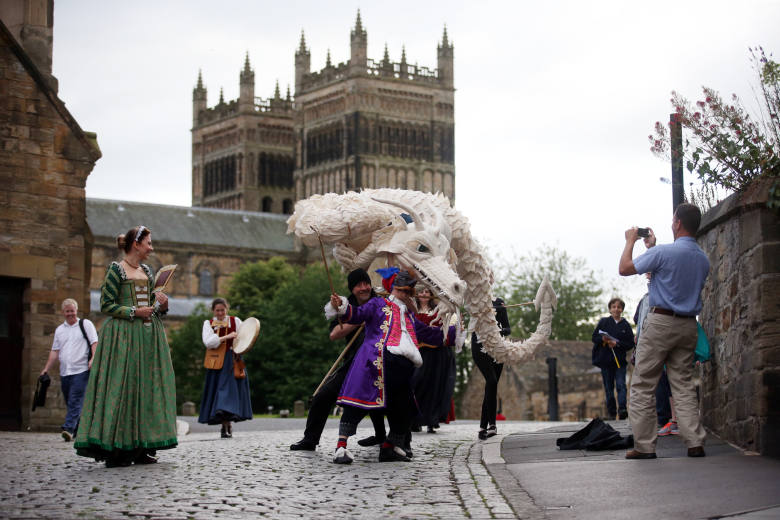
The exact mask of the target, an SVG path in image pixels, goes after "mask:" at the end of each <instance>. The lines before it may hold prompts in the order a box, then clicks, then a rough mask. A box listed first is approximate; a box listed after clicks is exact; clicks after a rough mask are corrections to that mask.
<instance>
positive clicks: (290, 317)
mask: <svg viewBox="0 0 780 520" xmlns="http://www.w3.org/2000/svg"><path fill="white" fill-rule="evenodd" d="M331 277H332V278H333V283H334V286H335V288H336V291H337V292H338V293H339V294H341V295H346V294H347V287H346V276H345V275H343V274H342V273H341V272H340V270H339V269H338V267H337V266H333V267H331ZM330 294H331V289H330V283H329V282H328V276H327V273H326V272H325V268H324V267H323V266H321V265H312V266H309V267H308V268H306V269H305V270H304V271H303V275H302V276H301V277H300V278H299V277H293V278H291V279H289V280H287V281H286V282H285V283H284V284H282V285H281V286H280V287H279V288H278V290H277V291H276V292H275V294H274V296H273V299H272V300H263V301H261V303H260V313H259V316H258V318H259V319H260V322H261V326H260V336H259V337H258V344H257V345H256V346H255V347H254V349H253V350H252V351H251V352H250V353H249V354H247V355H246V356H245V357H244V360H245V362H246V364H247V370H248V372H249V378H250V382H251V385H250V386H251V389H252V406H253V407H254V408H255V409H256V410H260V409H265V407H267V406H269V405H270V406H273V407H274V408H275V409H277V410H278V409H281V408H287V409H292V406H293V404H294V403H295V401H297V400H299V399H300V400H303V401H304V402H308V397H309V395H311V394H313V393H314V391H315V390H316V389H317V386H318V385H319V384H320V382H321V381H322V378H323V377H325V374H326V373H327V372H328V369H330V367H331V365H333V363H334V362H335V361H336V359H337V358H338V356H339V354H340V353H341V351H342V350H343V349H344V347H345V344H344V342H343V341H331V340H330V337H329V334H330V331H329V328H328V324H329V322H328V320H326V319H325V316H324V313H323V308H324V306H325V304H326V303H328V301H329V298H330ZM357 347H359V345H353V347H352V348H357Z"/></svg>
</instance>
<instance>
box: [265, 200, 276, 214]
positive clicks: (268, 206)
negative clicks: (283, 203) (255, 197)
mask: <svg viewBox="0 0 780 520" xmlns="http://www.w3.org/2000/svg"><path fill="white" fill-rule="evenodd" d="M273 203H274V200H273V199H272V198H271V197H264V198H263V213H271V205H272V204H273Z"/></svg>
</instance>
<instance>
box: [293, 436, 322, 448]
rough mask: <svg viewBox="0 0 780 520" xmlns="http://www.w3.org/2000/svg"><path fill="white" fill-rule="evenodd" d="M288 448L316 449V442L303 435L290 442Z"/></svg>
mask: <svg viewBox="0 0 780 520" xmlns="http://www.w3.org/2000/svg"><path fill="white" fill-rule="evenodd" d="M290 449H291V450H292V451H314V450H316V449H317V443H316V442H314V441H310V440H309V439H307V438H306V437H304V438H303V439H301V440H299V441H298V442H296V443H295V444H291V445H290Z"/></svg>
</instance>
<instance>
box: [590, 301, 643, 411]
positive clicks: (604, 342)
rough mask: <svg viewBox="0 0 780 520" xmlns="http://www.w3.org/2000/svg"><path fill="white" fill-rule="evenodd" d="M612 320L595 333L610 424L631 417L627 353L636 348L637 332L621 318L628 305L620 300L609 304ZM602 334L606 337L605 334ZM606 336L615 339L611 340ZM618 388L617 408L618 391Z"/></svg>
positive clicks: (604, 320) (596, 363) (605, 320)
mask: <svg viewBox="0 0 780 520" xmlns="http://www.w3.org/2000/svg"><path fill="white" fill-rule="evenodd" d="M608 307H609V314H610V315H609V316H607V317H606V318H601V320H599V323H598V325H596V330H594V331H593V365H594V366H597V367H599V368H600V369H601V378H602V380H603V381H604V391H605V392H606V401H607V413H609V418H610V420H613V421H614V420H615V418H616V417H618V415H619V416H620V419H621V420H623V419H626V418H627V417H628V409H627V406H626V393H627V392H626V353H627V352H628V351H629V350H631V349H632V348H634V331H633V329H632V328H631V325H630V324H629V323H628V320H626V319H625V318H623V317H621V314H623V309H625V308H626V304H625V302H624V301H623V300H621V299H620V298H612V299H611V300H609V305H608ZM603 333H606V335H605V334H603ZM607 335H609V337H611V338H613V339H611V340H610V339H608V337H607ZM618 365H619V366H618ZM616 388H617V405H616V404H615V395H614V394H615V389H616Z"/></svg>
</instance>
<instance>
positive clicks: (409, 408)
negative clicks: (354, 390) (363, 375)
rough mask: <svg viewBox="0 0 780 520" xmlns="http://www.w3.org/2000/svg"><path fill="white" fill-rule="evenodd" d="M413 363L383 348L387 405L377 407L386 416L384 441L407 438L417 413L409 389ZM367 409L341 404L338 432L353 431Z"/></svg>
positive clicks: (399, 442)
mask: <svg viewBox="0 0 780 520" xmlns="http://www.w3.org/2000/svg"><path fill="white" fill-rule="evenodd" d="M413 374H414V363H412V362H411V361H410V360H408V359H406V358H405V357H403V356H398V355H395V354H393V353H392V352H389V351H387V350H386V351H385V396H386V397H385V398H386V402H387V405H386V406H385V408H383V409H379V410H372V411H371V413H373V412H375V411H379V412H380V413H384V415H385V416H387V422H388V424H389V425H390V433H388V434H387V442H389V443H390V444H392V445H393V446H398V447H399V448H402V447H403V446H404V445H405V444H407V445H408V444H409V443H410V442H411V432H410V427H411V425H412V419H413V418H414V417H415V416H416V415H417V413H418V410H417V403H416V402H415V400H414V390H413V389H412V375H413ZM367 413H369V411H368V410H366V409H364V408H358V407H356V406H345V407H344V415H342V416H341V423H340V424H339V435H344V436H346V437H350V436H352V435H354V434H355V430H356V429H357V425H358V423H359V422H360V421H361V420H362V419H363V417H365V416H366V414H367Z"/></svg>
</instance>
